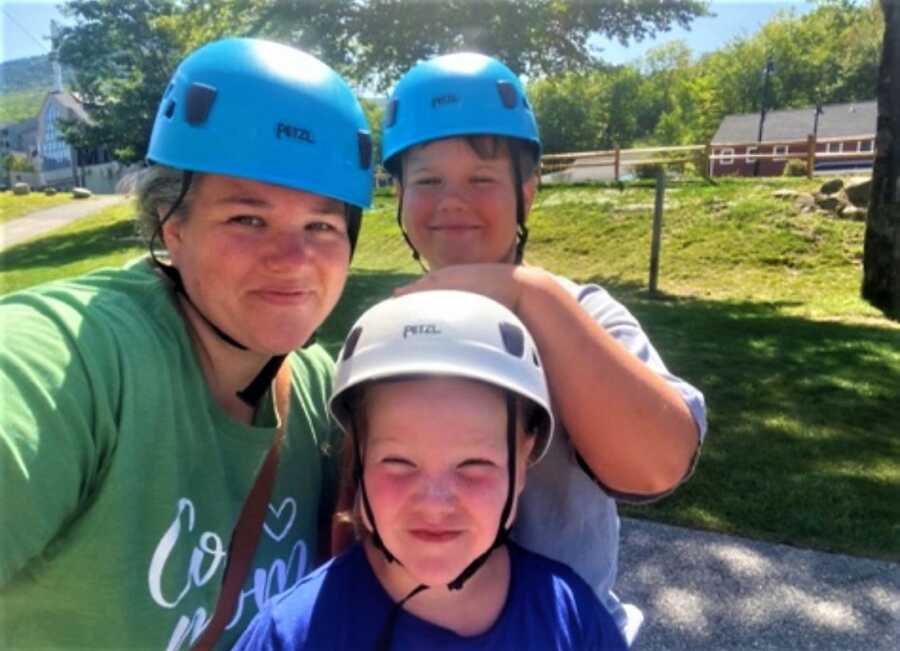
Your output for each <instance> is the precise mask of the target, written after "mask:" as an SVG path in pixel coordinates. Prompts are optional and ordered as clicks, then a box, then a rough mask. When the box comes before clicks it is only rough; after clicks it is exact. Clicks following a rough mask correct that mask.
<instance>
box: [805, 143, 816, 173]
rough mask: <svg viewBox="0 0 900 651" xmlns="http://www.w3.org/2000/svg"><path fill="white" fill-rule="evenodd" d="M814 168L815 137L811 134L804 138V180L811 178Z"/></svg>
mask: <svg viewBox="0 0 900 651" xmlns="http://www.w3.org/2000/svg"><path fill="white" fill-rule="evenodd" d="M815 167H816V137H815V136H814V135H813V134H809V135H808V136H806V178H808V179H811V178H812V177H813V170H814V169H815Z"/></svg>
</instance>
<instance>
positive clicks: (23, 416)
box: [0, 39, 372, 649]
mask: <svg viewBox="0 0 900 651" xmlns="http://www.w3.org/2000/svg"><path fill="white" fill-rule="evenodd" d="M148 158H149V159H150V160H151V161H152V162H153V163H154V165H153V166H152V167H150V168H149V169H147V170H146V171H145V172H144V173H142V174H141V177H140V179H138V181H137V185H136V188H137V199H138V204H139V212H140V217H139V219H140V222H141V225H142V229H143V231H144V232H145V233H146V234H147V235H148V236H149V240H150V248H151V256H150V257H149V258H144V259H141V260H138V261H135V262H133V263H131V264H129V265H127V266H125V267H124V268H122V269H117V270H102V271H99V272H96V273H93V274H88V275H86V276H82V277H80V278H75V279H72V280H68V281H62V282H56V283H52V284H49V285H46V286H42V287H38V288H34V289H31V290H26V291H23V292H19V293H17V294H12V295H9V296H6V297H4V298H3V300H2V303H0V329H2V331H3V333H4V337H3V343H2V346H0V393H2V395H3V396H4V409H3V411H2V415H0V418H2V428H0V443H2V447H0V492H2V494H3V495H4V504H3V509H2V510H0V519H2V520H0V531H2V532H3V533H2V534H0V535H2V536H3V538H2V541H3V544H2V546H0V553H2V558H0V647H3V648H37V647H41V648H44V647H53V648H65V647H80V648H109V647H115V648H156V649H162V648H168V649H178V648H188V647H189V646H191V644H193V643H195V642H197V641H198V638H199V636H200V634H201V632H203V631H204V630H205V631H206V635H207V637H204V638H203V639H202V640H201V642H202V645H203V646H206V647H208V646H210V645H211V644H212V643H213V642H215V641H218V643H219V644H220V645H221V646H222V647H224V648H227V647H228V646H230V644H231V642H233V640H234V639H236V636H237V635H238V634H239V633H240V631H241V629H242V628H243V627H244V626H246V624H247V623H248V622H249V621H250V619H251V618H252V617H253V616H254V614H255V613H256V612H257V611H258V609H259V608H260V606H261V605H262V604H264V603H265V602H266V601H267V600H268V599H269V598H270V597H271V596H273V595H274V594H276V593H277V592H280V591H282V590H284V589H286V588H288V587H290V586H291V585H293V584H294V583H296V582H297V581H298V580H299V579H300V577H301V576H303V575H304V574H305V573H306V572H307V571H308V570H309V569H310V568H312V567H313V566H314V565H315V564H316V562H317V560H319V556H318V554H317V548H318V546H319V544H320V543H321V541H320V534H321V533H322V532H323V531H325V530H326V529H323V527H322V523H327V521H328V518H329V517H330V513H331V510H332V506H333V492H334V487H333V483H334V470H333V468H334V463H333V459H332V457H331V456H328V455H327V454H326V450H327V448H328V447H329V445H330V444H331V443H332V436H333V434H332V431H333V430H332V428H331V426H330V425H329V419H328V413H327V405H326V400H327V398H328V395H329V393H330V386H331V384H330V382H331V381H330V377H331V371H332V362H331V360H330V358H329V357H328V355H327V354H326V353H325V351H324V350H323V349H322V348H321V347H320V346H317V345H309V342H310V340H311V339H312V337H313V335H314V333H315V330H316V328H317V327H318V326H319V325H320V324H321V323H322V321H323V320H324V319H325V317H326V316H327V315H328V314H329V312H330V311H331V310H332V309H333V307H334V306H335V304H336V302H337V300H338V297H339V296H340V293H341V291H342V289H343V286H344V282H345V279H346V275H347V269H348V265H349V261H350V256H351V254H352V250H353V245H354V243H355V239H356V235H357V233H358V230H359V223H360V216H361V211H362V208H364V207H366V206H368V205H369V202H370V199H371V188H372V170H371V160H370V158H371V147H370V139H369V132H368V126H367V124H366V121H365V118H364V115H363V112H362V110H361V108H360V106H359V104H358V103H357V101H356V99H355V97H354V95H353V93H352V92H351V90H350V88H349V87H348V86H347V84H346V83H345V82H344V81H343V80H342V79H341V78H340V77H339V76H338V75H337V74H336V73H335V72H334V71H332V70H331V69H330V68H328V67H327V66H326V65H325V64H323V63H322V62H320V61H318V60H317V59H315V58H313V57H311V56H309V55H307V54H305V53H303V52H300V51H298V50H294V49H292V48H289V47H286V46H282V45H278V44H275V43H269V42H265V41H259V40H252V39H228V40H224V41H219V42H216V43H212V44H209V45H207V46H205V47H203V48H201V49H199V50H197V51H196V52H194V53H192V54H191V55H189V56H188V57H187V58H186V59H185V60H184V61H183V62H182V63H181V65H180V66H179V68H178V70H177V71H176V72H175V74H174V76H173V78H172V81H171V83H170V85H169V87H168V88H167V89H166V91H165V94H164V95H163V99H162V102H161V104H160V108H159V112H158V114H157V117H156V122H155V123H154V127H153V134H152V137H151V141H150V147H149V151H148ZM155 242H159V243H161V244H162V245H164V247H165V248H166V249H167V250H168V260H167V261H161V260H157V258H156V256H155V255H154V254H153V249H154V244H155ZM304 345H306V347H305V348H303V350H299V351H298V349H300V348H301V346H304ZM294 351H297V352H294ZM288 414H290V417H289V418H288ZM264 460H265V463H264ZM261 466H262V469H261ZM251 489H253V491H254V492H253V494H252V495H253V496H252V497H248V495H249V494H250V493H251ZM242 509H244V510H243V511H242ZM254 513H255V514H256V515H254ZM233 531H234V532H235V534H234V538H233V536H232V532H233ZM244 535H247V536H248V538H247V539H245V538H244V537H243V536H244ZM257 539H258V542H257ZM248 540H249V542H247V541H248ZM242 563H243V564H245V566H246V569H245V570H241V571H236V570H235V569H234V568H238V569H240V567H241V565H242ZM226 566H227V567H228V573H227V574H226ZM223 577H227V578H226V579H225V587H224V588H223V587H222V586H223ZM220 591H221V592H224V593H226V594H230V597H231V598H230V599H224V598H221V599H220ZM217 600H218V601H219V602H220V605H219V610H218V611H217V612H216V615H215V618H214V617H213V613H214V611H215V610H216V607H217ZM211 620H213V622H214V624H213V625H210V621H211ZM218 629H223V630H222V631H221V635H219V632H218ZM214 631H215V632H214Z"/></svg>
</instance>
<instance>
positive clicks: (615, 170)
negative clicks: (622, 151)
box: [613, 145, 619, 183]
mask: <svg viewBox="0 0 900 651" xmlns="http://www.w3.org/2000/svg"><path fill="white" fill-rule="evenodd" d="M613 176H614V177H615V179H616V182H617V183H618V182H619V147H618V145H617V146H616V152H615V158H614V159H613Z"/></svg>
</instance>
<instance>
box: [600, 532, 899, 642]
mask: <svg viewBox="0 0 900 651" xmlns="http://www.w3.org/2000/svg"><path fill="white" fill-rule="evenodd" d="M616 591H617V592H618V593H619V596H620V597H622V599H623V600H625V601H628V602H633V603H635V604H638V605H639V606H640V607H641V609H642V610H643V611H644V615H645V622H644V626H643V628H642V629H641V632H640V634H639V635H638V638H637V641H636V643H635V645H634V647H633V649H634V651H655V650H667V651H669V650H671V651H681V650H687V649H691V650H694V649H729V650H730V649H765V650H773V651H774V650H778V651H782V650H790V651H795V650H802V649H809V650H814V651H857V650H861V651H862V650H865V651H897V650H898V649H900V564H897V563H888V562H883V561H874V560H869V559H863V558H854V557H850V556H844V555H842V554H827V553H822V552H814V551H809V550H805V549H796V548H794V547H788V546H786V545H775V544H770V543H762V542H756V541H751V540H745V539H742V538H736V537H733V536H725V535H722V534H716V533H708V532H702V531H694V530H691V529H683V528H680V527H672V526H667V525H661V524H656V523H652V522H646V521H642V520H634V519H625V518H623V520H622V546H621V558H620V574H619V580H618V582H617V583H616Z"/></svg>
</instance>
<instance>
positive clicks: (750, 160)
mask: <svg viewBox="0 0 900 651" xmlns="http://www.w3.org/2000/svg"><path fill="white" fill-rule="evenodd" d="M757 151H759V147H747V151H746V152H745V155H744V163H745V164H746V165H752V164H753V163H754V162H755V160H754V159H753V158H751V157H752V156H753V154H755V153H756V152H757Z"/></svg>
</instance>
